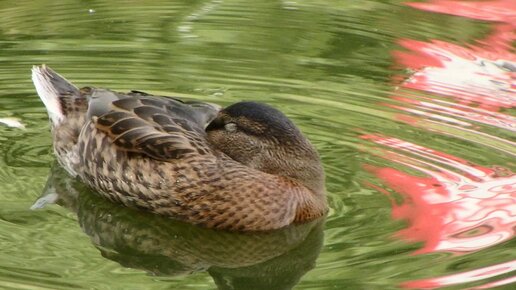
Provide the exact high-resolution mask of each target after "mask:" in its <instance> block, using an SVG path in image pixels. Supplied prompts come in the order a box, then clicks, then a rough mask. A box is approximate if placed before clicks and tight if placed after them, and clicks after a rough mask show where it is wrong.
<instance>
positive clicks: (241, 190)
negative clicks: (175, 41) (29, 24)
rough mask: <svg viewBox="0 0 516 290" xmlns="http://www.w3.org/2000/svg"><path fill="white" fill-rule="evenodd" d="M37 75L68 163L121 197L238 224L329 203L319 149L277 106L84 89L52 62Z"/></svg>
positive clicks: (321, 210) (214, 224)
mask: <svg viewBox="0 0 516 290" xmlns="http://www.w3.org/2000/svg"><path fill="white" fill-rule="evenodd" d="M32 79H33V82H34V85H35V87H36V90H37V93H38V95H39V97H40V98H41V100H42V101H43V103H44V105H45V107H46V109H47V111H48V114H49V119H50V123H51V131H52V135H53V147H54V153H55V155H56V157H57V160H58V162H59V163H60V164H61V166H63V167H64V168H65V169H66V170H67V171H68V173H69V174H71V175H72V176H76V177H78V178H79V179H80V180H81V181H83V182H84V183H86V184H88V185H89V186H90V187H92V188H93V189H94V190H95V191H96V192H98V193H99V194H100V195H101V196H103V197H105V198H107V199H109V200H111V201H113V202H117V203H121V204H123V205H125V206H128V207H133V208H138V209H142V210H147V211H151V212H153V213H156V214H159V215H164V216H170V217H173V218H175V219H179V220H183V221H185V222H188V223H192V224H197V225H201V226H204V227H208V228H215V229H225V230H234V231H266V230H272V229H278V228H282V227H285V226H287V225H289V224H292V223H301V222H306V221H310V220H313V219H316V218H318V217H320V216H323V215H324V214H325V213H326V212H327V202H326V196H325V186H324V171H323V168H322V165H321V161H320V159H319V155H318V154H317V151H316V150H315V148H314V146H313V145H312V144H311V143H310V142H309V141H308V139H307V138H305V137H304V136H303V134H302V133H301V131H300V130H299V129H298V128H297V127H296V126H295V125H294V123H292V121H290V120H289V119H288V118H287V117H286V116H285V115H284V114H283V113H281V112H280V111H279V110H277V109H275V108H273V107H271V106H268V105H266V104H262V103H257V102H247V101H246V102H239V103H235V104H233V105H230V106H228V107H226V108H224V109H221V108H220V107H219V106H216V105H213V104H208V103H202V102H193V101H192V102H184V101H181V100H179V99H176V98H170V97H164V96H155V95H150V94H147V93H143V92H139V91H131V92H129V93H119V92H115V91H111V90H108V89H101V88H92V87H84V88H82V89H78V88H77V87H76V86H75V85H73V84H72V83H70V82H69V81H67V80H66V79H65V78H64V77H62V76H60V75H59V74H57V73H56V72H54V71H53V70H52V69H50V68H49V67H47V66H45V65H42V66H35V67H33V69H32Z"/></svg>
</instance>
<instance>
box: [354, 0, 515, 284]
mask: <svg viewBox="0 0 516 290" xmlns="http://www.w3.org/2000/svg"><path fill="white" fill-rule="evenodd" d="M407 5H409V6H411V7H413V8H417V9H421V10H426V11H430V12H438V13H446V14H451V15H456V16H462V17H468V18H473V19H477V20H483V21H493V22H494V23H493V24H492V26H491V32H490V34H489V36H487V37H486V38H484V39H482V40H477V41H475V43H474V44H471V45H463V46H459V45H457V44H452V43H449V42H445V41H441V40H430V41H428V42H423V41H417V40H411V39H403V40H400V41H399V43H400V45H401V46H402V47H403V48H405V51H403V52H401V51H397V52H394V53H393V55H394V57H395V60H396V62H397V63H398V64H399V65H401V66H402V67H406V68H408V69H410V70H411V71H412V73H411V75H410V76H409V77H408V78H406V79H405V80H404V81H403V82H402V83H401V84H400V85H399V87H401V88H404V89H408V90H404V91H401V92H398V93H397V94H396V95H394V96H393V97H392V98H393V99H395V100H397V101H398V103H397V104H387V106H390V107H391V108H395V109H397V110H400V111H402V112H404V113H399V114H396V115H395V118H396V119H397V120H400V121H402V122H405V123H408V124H411V125H413V126H418V127H423V128H426V129H428V130H432V131H438V132H440V133H442V134H447V135H453V136H454V137H456V138H462V139H466V140H468V141H469V142H476V143H478V144H481V145H482V146H490V147H491V148H493V149H495V150H498V151H499V152H504V153H506V154H508V155H514V153H515V151H514V148H516V143H514V142H513V140H507V139H504V138H501V137H499V136H496V134H497V132H496V131H495V132H493V130H491V129H490V128H493V127H495V128H497V129H499V130H502V131H498V132H503V130H506V131H505V132H504V134H508V133H509V132H514V131H516V118H515V117H513V116H511V115H509V113H508V109H511V108H514V107H515V105H516V55H515V54H514V46H513V44H514V42H515V41H516V1H514V0H492V1H451V0H429V1H427V2H424V3H408V4H407ZM417 91H420V92H421V91H422V92H425V93H432V94H435V95H438V96H439V97H436V96H430V95H429V94H425V95H424V96H417V94H416V93H415V92H417ZM406 113H409V114H406ZM481 125H489V126H492V127H485V126H484V127H482V126H481ZM362 137H363V138H364V139H367V140H370V141H372V142H375V143H377V144H381V145H382V147H383V146H384V147H383V148H384V149H382V150H383V151H381V152H382V154H381V156H382V157H384V158H386V159H389V160H392V161H395V162H396V163H399V164H402V165H405V166H407V167H409V168H411V169H412V170H415V171H417V172H420V173H421V174H422V175H421V176H419V175H414V174H409V173H406V172H403V171H400V170H397V169H393V168H380V167H373V166H366V167H367V169H369V170H370V171H371V172H374V173H375V175H377V176H378V177H379V178H380V179H381V180H382V181H383V183H385V184H386V185H387V186H388V187H389V188H391V189H392V190H393V191H395V192H397V193H399V194H401V195H402V196H403V197H404V201H403V202H402V203H401V204H398V203H396V202H395V199H394V198H392V200H393V205H392V208H393V209H392V215H393V218H394V219H402V220H406V221H408V224H409V225H408V226H407V228H405V229H403V230H401V231H399V232H398V233H397V234H398V236H400V237H401V238H403V239H406V240H410V241H419V242H424V246H423V247H422V248H421V249H419V250H418V251H416V252H415V254H423V253H430V252H436V251H441V252H452V253H455V254H465V253H469V252H474V251H479V250H482V249H485V248H487V247H490V246H493V245H496V244H499V243H501V242H504V241H507V240H509V239H511V238H513V237H514V236H515V234H516V233H515V231H516V175H515V174H514V173H512V172H510V171H509V170H508V169H505V168H503V167H501V166H492V167H491V168H488V167H482V166H478V165H475V164H472V163H470V162H468V161H466V160H463V159H460V158H457V157H455V156H452V155H449V154H445V153H443V152H439V151H436V150H432V149H430V148H426V147H423V146H419V145H416V144H413V143H410V142H406V141H404V140H400V139H396V138H391V137H386V136H381V135H364V136H362ZM374 187H375V188H377V189H378V190H379V191H381V192H383V193H385V194H386V195H388V196H391V192H390V191H389V190H387V189H384V188H381V187H379V186H374ZM515 269H516V260H513V261H509V262H505V263H500V264H496V265H492V266H488V267H482V268H478V269H475V270H472V271H465V272H462V273H456V274H452V275H446V276H441V277H434V278H428V279H422V280H416V281H409V282H406V283H404V284H402V286H403V287H405V288H418V289H422V288H424V289H433V288H438V287H443V286H451V285H456V284H461V283H467V282H475V281H481V280H483V279H488V278H492V277H495V276H498V275H501V274H507V273H510V272H511V271H514V270H515ZM514 282H516V277H515V276H513V277H508V278H501V279H499V280H496V281H492V282H489V283H486V284H483V285H481V286H477V287H475V288H470V289H488V288H490V287H497V286H502V285H508V284H510V283H514Z"/></svg>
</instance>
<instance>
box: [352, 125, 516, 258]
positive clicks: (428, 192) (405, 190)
mask: <svg viewBox="0 0 516 290" xmlns="http://www.w3.org/2000/svg"><path fill="white" fill-rule="evenodd" d="M362 138H363V139H367V140H370V141H373V142H375V143H378V144H381V145H383V146H387V147H390V148H391V149H395V150H396V151H391V150H385V151H384V152H383V154H382V156H384V157H385V158H388V159H390V160H395V161H396V162H397V163H400V164H403V165H406V166H408V167H410V168H412V169H414V170H417V171H419V172H421V173H424V174H425V175H426V176H423V177H419V176H414V175H411V174H408V173H405V172H402V171H399V170H396V169H393V168H388V167H386V168H378V167H372V166H368V167H367V168H368V169H369V170H370V171H372V172H374V173H375V175H376V176H377V177H379V178H380V179H381V180H382V181H383V182H384V183H385V184H386V185H388V187H389V188H391V189H393V190H394V191H396V192H398V193H400V194H402V195H403V196H404V197H405V201H404V203H403V204H401V205H398V204H396V203H394V202H393V205H392V206H393V209H392V215H393V218H394V219H401V220H407V221H408V222H409V225H408V227H407V228H405V229H403V230H401V231H399V232H398V235H399V236H400V237H402V238H404V239H406V240H409V241H422V242H424V243H425V244H424V246H423V247H422V248H421V249H419V250H417V251H416V252H415V254H423V253H430V252H436V251H446V252H454V253H466V252H472V251H478V250H480V249H483V248H486V247H490V246H493V245H495V244H498V243H501V242H504V241H506V240H508V239H510V238H512V237H513V236H514V234H515V233H514V229H515V228H516V203H515V200H516V179H515V177H516V175H515V174H514V173H512V172H510V171H509V170H507V169H505V168H502V167H495V168H486V167H481V166H478V165H475V164H471V163H469V162H467V161H465V160H462V159H460V158H457V157H454V156H451V155H448V154H445V153H442V152H439V151H435V150H432V149H429V148H426V147H422V146H418V145H416V144H413V143H409V142H405V141H403V140H400V139H396V138H389V137H384V136H380V135H364V136H362ZM380 190H381V191H382V192H384V193H386V194H388V195H389V192H388V191H386V190H382V189H380Z"/></svg>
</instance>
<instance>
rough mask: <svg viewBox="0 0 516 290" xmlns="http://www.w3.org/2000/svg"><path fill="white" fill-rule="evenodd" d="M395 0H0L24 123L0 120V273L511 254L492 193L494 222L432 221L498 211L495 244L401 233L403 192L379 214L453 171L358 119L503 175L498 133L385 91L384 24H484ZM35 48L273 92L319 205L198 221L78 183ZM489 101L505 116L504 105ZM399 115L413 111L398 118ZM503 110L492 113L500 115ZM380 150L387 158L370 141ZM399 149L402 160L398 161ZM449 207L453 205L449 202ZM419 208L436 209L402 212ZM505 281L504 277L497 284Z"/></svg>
mask: <svg viewBox="0 0 516 290" xmlns="http://www.w3.org/2000/svg"><path fill="white" fill-rule="evenodd" d="M255 2H256V3H255ZM403 2H404V1H398V0H390V1H389V0H386V1H331V0H308V1H279V0H277V1H269V0H264V1H242V0H240V1H239V0H234V1H231V0H230V1H222V0H219V1H131V0H126V1H66V2H63V3H61V2H60V1H42V0H37V1H16V4H14V2H13V1H1V2H0V64H1V65H0V119H2V118H4V119H5V118H11V119H10V120H12V119H13V118H15V119H16V120H18V121H20V122H22V123H23V124H24V126H25V128H16V127H9V126H4V125H2V124H0V183H1V184H0V249H1V258H0V288H1V289H291V288H294V289H398V288H400V287H403V285H405V287H408V286H406V285H407V284H404V283H409V282H410V281H415V280H421V279H431V278H438V277H443V276H446V275H452V274H458V273H464V272H468V271H473V270H476V269H480V268H484V267H490V266H495V265H500V264H503V263H510V262H511V261H514V259H516V258H515V256H516V255H515V254H514V246H515V245H514V239H512V237H513V235H514V227H515V226H516V221H515V220H514V216H516V212H515V210H514V207H507V208H508V209H509V210H508V211H507V210H506V211H505V213H506V215H505V216H502V217H500V218H499V220H501V221H500V222H499V223H498V224H497V225H498V227H497V226H493V225H492V224H489V223H490V222H491V221H493V220H494V219H491V220H490V221H489V222H487V221H486V222H484V223H482V224H481V225H479V224H476V225H475V226H471V227H465V228H464V229H465V230H467V231H463V230H456V231H455V232H454V231H453V230H452V233H450V232H447V233H448V234H449V236H452V234H453V236H454V237H455V236H457V235H459V234H468V235H469V236H468V237H470V236H474V237H475V235H477V234H478V231H480V230H481V229H482V226H485V227H487V226H489V227H490V228H494V229H497V228H502V226H500V224H503V228H505V227H508V228H511V227H512V229H513V230H512V231H510V230H509V231H508V233H507V231H505V232H503V233H505V236H503V238H500V239H499V240H498V241H497V242H491V243H487V244H488V245H487V244H486V246H482V247H478V246H477V247H476V248H475V249H474V250H467V251H461V250H457V249H454V250H449V249H450V247H448V248H444V249H442V248H439V249H438V248H437V247H435V248H431V247H430V243H431V240H434V239H441V240H446V238H445V237H437V236H436V235H430V233H435V231H431V230H428V232H429V235H430V236H431V237H426V238H421V237H420V236H421V235H420V234H421V233H424V232H425V231H427V229H425V227H422V228H419V232H418V233H417V234H416V233H415V231H410V232H409V234H407V231H405V232H403V231H404V230H406V229H407V228H408V229H411V228H410V225H411V224H413V222H414V220H416V218H415V217H414V216H415V215H417V212H418V208H417V207H414V208H412V212H411V213H412V215H411V214H409V215H408V217H407V216H405V218H397V216H396V210H397V209H399V208H400V207H399V206H400V205H402V204H404V202H407V200H409V201H410V199H407V198H408V197H407V196H406V195H403V193H404V192H406V191H408V190H407V187H410V186H411V183H410V182H416V181H417V180H419V181H421V180H426V179H424V178H425V177H428V176H429V173H428V172H426V171H424V170H423V169H421V168H426V169H428V168H430V169H434V172H438V171H440V170H441V169H442V168H444V169H442V170H441V171H444V170H445V169H446V168H447V169H450V170H451V172H459V173H460V172H464V170H463V168H461V167H458V165H457V166H455V167H454V165H453V164H455V163H453V162H451V161H446V162H444V161H442V160H441V161H439V160H437V161H436V160H435V159H432V158H431V157H435V155H427V156H426V157H425V156H423V157H422V156H421V155H418V154H415V153H414V151H403V150H397V149H396V148H394V149H393V148H389V147H388V146H385V145H382V144H380V143H378V142H376V143H375V142H373V141H371V140H370V139H367V138H364V135H370V134H381V136H387V137H390V138H396V139H398V140H403V141H405V142H409V143H411V144H415V145H418V146H422V147H425V148H431V149H432V150H435V151H438V152H441V153H443V154H448V155H449V156H455V157H456V158H460V159H461V160H466V161H467V164H475V166H473V167H474V168H477V167H478V168H480V167H482V168H488V169H493V168H494V170H497V171H496V172H498V173H499V172H504V173H503V174H502V173H499V174H498V173H497V174H498V175H497V178H505V179H503V180H504V183H503V184H502V185H507V184H510V183H511V182H510V180H509V179H507V178H510V177H511V176H513V173H511V171H512V172H514V170H515V169H516V164H515V162H514V161H515V159H514V155H515V154H516V152H515V151H516V150H515V149H514V148H515V146H513V145H514V143H511V142H514V140H515V135H514V132H513V131H511V130H507V129H504V128H500V127H496V126H492V125H489V124H485V123H482V122H478V123H477V121H475V120H469V119H467V118H466V117H464V116H463V117H455V118H454V119H455V120H459V121H463V122H469V123H471V124H473V125H472V126H470V127H464V126H463V127H461V125H460V124H459V123H453V122H450V121H449V120H444V121H443V120H440V119H436V118H433V119H432V118H425V117H424V116H423V117H421V115H418V114H415V113H410V112H406V111H402V110H400V109H399V108H396V107H395V106H398V107H406V106H407V105H406V104H407V103H406V102H404V101H402V100H399V99H395V98H392V96H393V94H395V92H397V90H398V87H399V84H400V83H399V81H398V82H397V81H396V80H399V79H400V78H401V79H403V78H408V77H409V76H410V74H411V73H412V71H411V70H409V69H407V68H406V67H404V66H403V65H400V64H399V63H396V60H395V58H394V57H393V55H394V52H396V51H403V50H404V48H402V47H401V46H400V44H399V40H401V39H412V40H418V41H422V42H426V41H430V40H431V39H437V40H440V41H443V42H449V43H453V44H455V45H459V46H464V47H466V46H467V45H468V44H474V42H475V40H478V39H483V38H485V37H486V36H487V35H489V34H490V33H491V32H492V23H490V22H483V21H478V20H473V19H469V18H463V17H457V16H450V15H445V14H437V13H430V12H427V11H421V10H417V9H414V8H411V7H409V6H406V5H404V4H403ZM443 28H446V29H443ZM42 63H46V64H48V65H50V66H51V67H52V68H54V69H55V70H57V71H58V72H60V73H61V74H63V75H65V76H66V77H67V78H68V79H69V80H71V81H73V82H74V83H76V84H77V85H80V86H86V85H94V86H100V87H109V88H111V89H116V90H121V91H124V90H130V89H137V90H142V91H149V92H154V93H162V94H169V95H174V96H180V97H187V98H194V99H199V100H203V101H208V102H213V103H218V104H221V105H228V104H231V103H234V102H236V101H240V100H255V101H261V102H266V103H269V104H271V105H273V106H275V107H277V108H279V109H280V110H282V111H283V112H285V113H286V114H287V115H288V116H289V117H290V118H291V119H292V120H294V122H295V123H296V124H298V125H299V127H300V128H301V129H302V131H303V132H304V133H305V134H306V135H307V136H308V137H309V138H310V139H311V140H312V142H313V143H314V144H315V146H316V147H317V149H318V150H319V152H320V155H321V157H322V160H323V163H324V166H325V170H326V174H327V190H328V200H329V203H330V206H331V210H330V212H329V214H328V216H327V217H326V219H325V220H320V221H314V222H313V223H310V224H306V225H301V226H297V227H291V228H287V229H285V230H281V231H278V232H273V233H268V234H261V235H260V234H246V235H242V234H231V233H223V232H222V233H220V232H214V231H210V230H205V229H199V228H196V227H193V226H189V225H184V224H181V223H176V222H173V221H170V220H166V219H162V218H158V217H154V216H152V215H147V214H144V213H138V212H135V211H132V210H128V209H125V208H120V207H118V206H116V205H112V204H110V203H108V202H106V201H104V200H102V199H99V198H97V197H95V195H93V194H92V192H90V191H89V189H87V188H85V187H84V186H83V185H81V184H80V183H78V182H77V181H74V180H72V179H71V178H69V177H67V176H66V174H65V173H64V172H62V171H61V170H59V168H58V167H56V166H54V167H53V160H54V157H53V154H52V150H51V138H50V134H49V125H48V121H47V115H46V111H45V109H44V106H43V104H42V103H41V102H40V100H39V98H38V97H37V95H36V93H35V90H34V88H33V86H32V83H31V80H30V68H31V67H32V65H34V64H42ZM403 96H404V97H406V98H413V99H414V100H421V98H431V99H432V100H434V99H435V100H436V102H437V101H440V102H441V103H443V102H446V104H447V105H446V106H448V107H454V106H455V105H456V104H459V103H460V102H459V101H457V100H456V99H454V98H450V97H445V96H442V95H436V94H431V93H423V92H420V91H404V93H403ZM510 96H512V97H514V95H510ZM425 100H426V99H425ZM435 104H437V103H435ZM513 104H514V103H513ZM460 105H463V106H470V104H465V105H464V104H463V103H460ZM477 107H478V104H472V105H471V108H477ZM497 112H498V113H499V114H503V116H508V117H509V118H513V117H514V109H513V108H510V107H509V108H507V107H503V108H501V109H499V110H498V111H497ZM400 116H402V117H403V116H405V117H407V118H408V117H411V118H416V117H417V118H419V119H418V122H417V125H414V123H413V122H404V121H403V120H405V119H403V118H401V117H400ZM511 116H512V117H511ZM511 120H513V119H509V121H507V123H508V124H509V125H511V124H512V126H513V127H514V126H515V125H514V124H515V123H513V122H514V121H511ZM4 123H5V122H4ZM457 124H459V125H457ZM487 133H488V134H487ZM398 149H399V148H398ZM396 150H397V151H396ZM390 151H393V152H394V151H396V152H395V153H396V154H398V155H396V156H398V157H395V158H393V157H388V156H389V154H390V153H392V152H390ZM389 152H390V153H389ZM429 156H430V157H429ZM400 160H404V161H406V162H401V161H400ZM407 160H408V161H407ZM447 160H448V159H447ZM451 160H453V158H452V159H451ZM417 162H419V163H417ZM416 163H417V164H419V165H420V166H419V167H418V168H420V169H417V168H415V167H414V166H411V165H410V164H416ZM452 163H453V164H452ZM443 164H444V165H443ZM455 165H456V164H455ZM436 166H439V168H440V169H439V170H437V169H436V168H437V167H436ZM373 167H374V168H376V169H371V168H373ZM441 167H442V168H441ZM378 168H383V169H386V168H393V169H395V170H397V172H401V173H402V174H406V175H407V176H411V177H412V179H403V178H398V179H396V180H398V181H399V180H401V181H403V180H405V182H401V183H400V182H398V183H396V184H394V183H392V182H393V181H392V180H393V177H392V176H394V175H392V174H391V175H388V177H387V178H383V179H382V175H381V174H380V173H379V172H380V171H378ZM466 171H467V170H466ZM382 172H383V171H382ZM51 173H52V174H51ZM435 174H437V173H435ZM504 174H505V175H504ZM430 175H431V174H430ZM49 176H50V177H49ZM460 176H467V175H466V174H461V175H460ZM418 178H420V179H418ZM47 179H48V180H47ZM389 180H390V181H391V183H389ZM489 180H491V179H489ZM512 181H514V179H512ZM444 183H446V182H445V181H444ZM512 183H514V182H512ZM46 184H47V185H46ZM45 188H46V190H47V192H48V189H49V188H50V189H52V190H55V192H57V193H58V194H59V197H60V199H59V201H58V204H56V205H49V206H47V207H45V208H43V209H40V210H30V209H29V208H30V207H31V205H32V204H33V203H34V202H35V201H36V200H37V199H38V198H39V197H40V195H42V193H43V192H45ZM512 188H514V187H512ZM502 191H503V193H504V194H507V193H509V194H508V195H507V198H502V199H499V200H498V204H500V203H501V204H507V202H508V203H512V204H514V203H516V202H515V201H514V193H512V195H510V193H511V192H514V189H511V188H510V186H509V187H507V186H506V187H504V189H503V190H502ZM386 192H389V193H390V195H389V194H386ZM412 198H414V196H412ZM511 198H512V200H511ZM393 199H394V201H393ZM404 200H405V201H404ZM406 204H407V203H405V205H406ZM410 204H411V203H410V202H408V205H409V206H408V207H409V208H410ZM432 213H433V212H432ZM448 213H449V212H448ZM452 215H453V214H452ZM454 216H458V218H457V219H458V220H460V219H461V218H460V216H461V214H460V212H458V213H457V214H456V215H454ZM484 216H485V215H484ZM411 218H412V219H411ZM432 219H436V216H435V215H429V216H428V217H427V218H426V217H422V218H420V219H418V220H420V221H421V220H422V221H425V222H428V223H431V222H432ZM480 219H481V218H480ZM465 220H466V219H465ZM473 220H474V218H473ZM497 221H498V220H497ZM488 224H489V225H488ZM403 233H405V234H403ZM411 235H412V236H411ZM418 235H419V236H418ZM414 236H417V237H419V238H414ZM423 236H424V235H423ZM411 237H412V238H411ZM478 237H479V238H482V237H483V235H482V234H478ZM473 242H474V241H472V243H473ZM421 249H427V250H426V251H424V252H421ZM418 251H419V252H418ZM513 267H514V266H513ZM512 269H513V270H514V268H512ZM511 275H512V276H511ZM513 276H514V271H513V272H511V271H501V272H500V273H498V274H496V275H493V276H483V277H481V278H480V279H476V280H475V279H469V280H468V279H465V278H462V279H463V280H461V279H458V281H456V282H455V283H449V284H446V283H444V284H442V285H443V286H445V287H448V288H450V289H463V288H466V287H472V286H475V285H484V284H487V283H490V282H496V281H508V280H507V279H511V277H513ZM511 286H512V287H514V285H510V281H509V283H502V286H501V287H502V288H503V287H505V288H506V289H512V288H511ZM436 287H437V286H436Z"/></svg>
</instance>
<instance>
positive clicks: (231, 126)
mask: <svg viewBox="0 0 516 290" xmlns="http://www.w3.org/2000/svg"><path fill="white" fill-rule="evenodd" d="M224 129H226V131H228V132H235V131H236V130H237V125H236V124H235V123H227V124H226V125H224Z"/></svg>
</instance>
